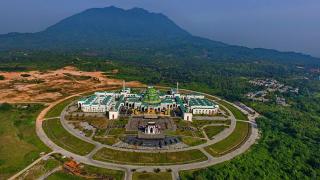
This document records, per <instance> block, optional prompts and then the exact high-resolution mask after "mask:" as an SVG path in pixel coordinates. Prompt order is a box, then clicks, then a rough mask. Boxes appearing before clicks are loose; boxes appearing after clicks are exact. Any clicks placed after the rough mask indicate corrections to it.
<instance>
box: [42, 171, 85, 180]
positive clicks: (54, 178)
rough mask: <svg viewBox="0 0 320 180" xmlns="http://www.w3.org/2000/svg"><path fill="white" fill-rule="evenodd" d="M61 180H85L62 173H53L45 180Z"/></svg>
mask: <svg viewBox="0 0 320 180" xmlns="http://www.w3.org/2000/svg"><path fill="white" fill-rule="evenodd" d="M62 179H63V180H85V178H82V177H79V176H75V175H73V174H68V173H66V172H63V171H58V172H55V173H53V174H51V175H50V176H49V177H47V178H46V180H62Z"/></svg>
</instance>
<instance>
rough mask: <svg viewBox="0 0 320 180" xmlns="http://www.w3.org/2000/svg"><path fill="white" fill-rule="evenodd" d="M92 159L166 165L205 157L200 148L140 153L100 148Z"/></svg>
mask: <svg viewBox="0 0 320 180" xmlns="http://www.w3.org/2000/svg"><path fill="white" fill-rule="evenodd" d="M93 159H95V160H100V161H106V162H114V163H120V164H140V165H153V164H154V165H155V164H158V165H168V164H185V163H191V162H199V161H204V160H207V157H206V156H205V155H204V154H203V153H202V152H201V151H200V150H189V151H181V152H163V153H142V152H129V151H117V150H113V149H109V148H102V149H100V150H99V151H98V152H97V153H96V154H95V155H94V156H93Z"/></svg>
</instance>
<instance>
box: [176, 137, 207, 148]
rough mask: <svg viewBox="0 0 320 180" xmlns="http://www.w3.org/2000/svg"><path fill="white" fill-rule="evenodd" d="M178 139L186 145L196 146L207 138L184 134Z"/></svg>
mask: <svg viewBox="0 0 320 180" xmlns="http://www.w3.org/2000/svg"><path fill="white" fill-rule="evenodd" d="M180 140H181V141H182V142H183V143H184V144H186V145H188V146H197V145H200V144H203V143H206V142H207V140H205V139H200V138H194V137H186V136H183V137H180Z"/></svg>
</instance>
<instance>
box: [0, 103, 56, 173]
mask: <svg viewBox="0 0 320 180" xmlns="http://www.w3.org/2000/svg"><path fill="white" fill-rule="evenodd" d="M43 108H44V107H43V106H42V105H39V104H32V105H28V104H22V105H15V106H13V105H10V104H2V105H0V179H7V178H9V177H10V176H12V175H13V174H15V173H17V172H18V171H20V170H22V169H23V168H25V167H26V166H27V165H29V164H30V163H31V162H33V161H34V160H36V159H37V158H39V157H40V155H39V154H40V153H41V152H46V153H47V152H49V151H50V149H49V148H48V147H47V146H45V145H44V144H43V143H42V141H41V140H40V139H39V138H38V136H37V134H36V131H35V119H36V117H37V115H38V114H39V112H40V111H41V110H42V109H43Z"/></svg>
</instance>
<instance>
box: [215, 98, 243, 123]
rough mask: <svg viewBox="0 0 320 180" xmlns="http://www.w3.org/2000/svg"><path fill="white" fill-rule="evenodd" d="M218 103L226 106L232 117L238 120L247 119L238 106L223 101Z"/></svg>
mask: <svg viewBox="0 0 320 180" xmlns="http://www.w3.org/2000/svg"><path fill="white" fill-rule="evenodd" d="M219 103H220V104H222V105H223V106H225V107H226V108H228V109H229V110H230V111H231V112H232V114H233V115H234V117H235V118H236V119H238V120H248V117H247V115H245V114H244V113H243V112H241V111H240V110H239V109H238V108H236V107H234V106H233V105H231V104H229V103H227V102H225V101H219Z"/></svg>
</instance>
